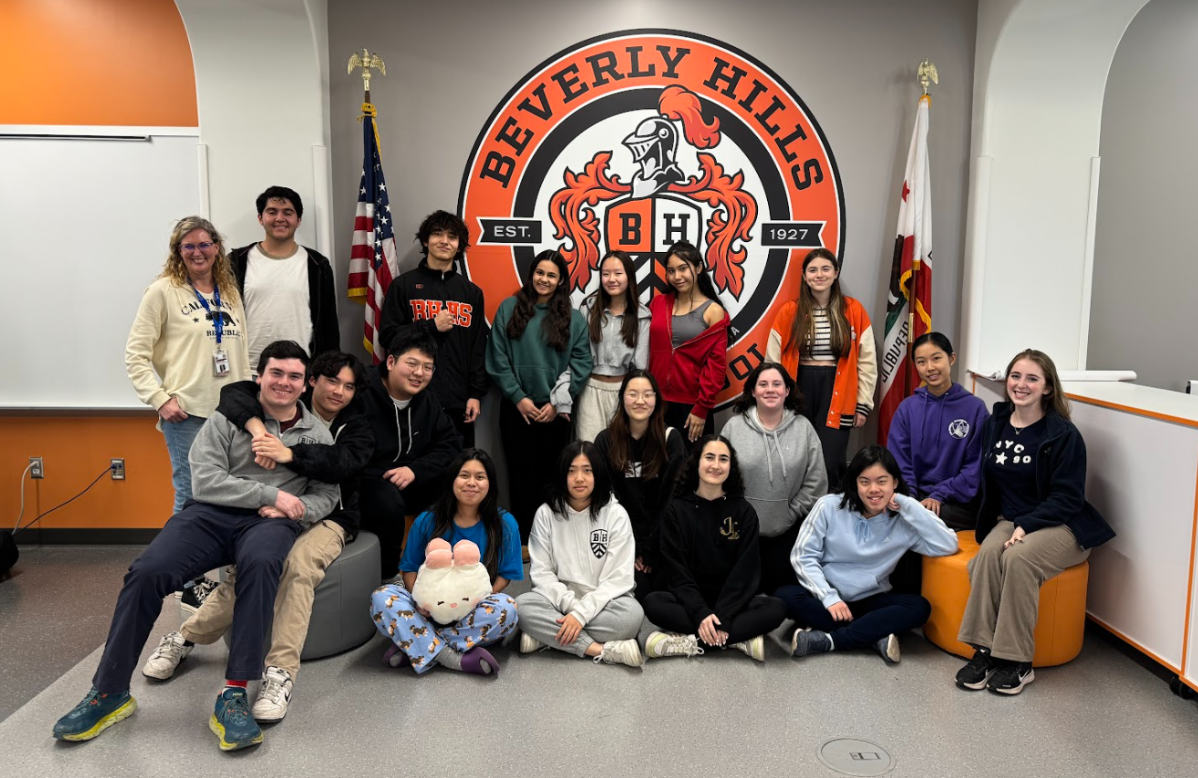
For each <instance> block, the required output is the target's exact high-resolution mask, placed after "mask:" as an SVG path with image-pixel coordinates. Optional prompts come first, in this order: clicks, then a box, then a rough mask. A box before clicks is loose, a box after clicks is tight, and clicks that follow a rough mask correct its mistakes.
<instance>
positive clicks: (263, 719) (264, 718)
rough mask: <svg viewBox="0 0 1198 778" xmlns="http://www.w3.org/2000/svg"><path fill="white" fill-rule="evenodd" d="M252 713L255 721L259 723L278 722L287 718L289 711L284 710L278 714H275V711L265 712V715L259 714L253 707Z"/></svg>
mask: <svg viewBox="0 0 1198 778" xmlns="http://www.w3.org/2000/svg"><path fill="white" fill-rule="evenodd" d="M251 713H252V714H253V716H254V721H256V722H258V723H259V724H278V723H279V722H280V721H282V720H283V719H285V718H287V711H283V712H282V713H281V714H280V715H278V716H276V715H274V714H273V713H270V714H264V715H263V714H259V713H257V712H256V711H253V710H252V709H251Z"/></svg>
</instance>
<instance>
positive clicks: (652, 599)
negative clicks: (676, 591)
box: [643, 592, 786, 644]
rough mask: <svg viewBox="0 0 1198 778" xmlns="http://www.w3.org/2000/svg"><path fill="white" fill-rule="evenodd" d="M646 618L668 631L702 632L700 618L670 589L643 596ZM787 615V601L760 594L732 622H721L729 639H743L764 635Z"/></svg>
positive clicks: (733, 641) (776, 626)
mask: <svg viewBox="0 0 1198 778" xmlns="http://www.w3.org/2000/svg"><path fill="white" fill-rule="evenodd" d="M643 607H644V609H645V618H647V619H648V620H649V621H650V622H651V623H653V624H654V625H656V626H658V627H661V628H662V629H664V630H668V631H669V632H681V633H682V634H684V635H697V634H699V622H697V621H694V620H693V619H691V617H690V614H688V613H687V612H686V609H685V608H683V607H682V603H680V602H678V598H677V597H675V596H674V595H673V593H671V592H653V593H652V594H650V595H649V596H648V597H646V598H645V599H644V602H643ZM785 619H786V605H785V603H783V602H782V601H781V600H779V599H778V598H777V597H767V596H765V595H760V594H759V595H757V596H756V597H754V598H753V599H751V600H749V604H748V605H747V606H745V609H744V610H743V611H741V612H740V613H738V614H736V615H735V616H733V617H732V623H731V624H728V623H724V624H721V625H720V629H722V630H723V631H725V632H727V633H728V643H729V644H732V643H742V642H744V641H746V640H751V639H753V638H755V637H757V636H758V635H764V634H765V633H767V632H771V631H773V630H775V629H777V628H778V627H779V626H781V624H782V622H783V620H785Z"/></svg>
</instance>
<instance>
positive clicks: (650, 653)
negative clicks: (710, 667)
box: [645, 632, 703, 659]
mask: <svg viewBox="0 0 1198 778" xmlns="http://www.w3.org/2000/svg"><path fill="white" fill-rule="evenodd" d="M702 653H703V649H702V648H700V647H699V639H698V638H697V637H696V636H694V635H680V634H678V633H677V632H653V633H651V634H650V635H649V638H648V640H646V641H645V656H646V657H648V658H649V659H660V658H662V657H663V656H699V655H700V654H702Z"/></svg>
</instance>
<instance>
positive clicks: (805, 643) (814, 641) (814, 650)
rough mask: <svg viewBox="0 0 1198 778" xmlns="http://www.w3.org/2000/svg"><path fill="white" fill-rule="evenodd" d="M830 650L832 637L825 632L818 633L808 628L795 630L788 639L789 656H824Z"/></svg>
mask: <svg viewBox="0 0 1198 778" xmlns="http://www.w3.org/2000/svg"><path fill="white" fill-rule="evenodd" d="M831 650H832V636H831V635H829V634H828V633H827V632H818V631H816V630H813V629H811V628H810V627H804V628H802V629H796V630H795V634H794V637H792V638H791V639H790V655H791V656H809V655H810V654H826V653H828V652H829V651H831Z"/></svg>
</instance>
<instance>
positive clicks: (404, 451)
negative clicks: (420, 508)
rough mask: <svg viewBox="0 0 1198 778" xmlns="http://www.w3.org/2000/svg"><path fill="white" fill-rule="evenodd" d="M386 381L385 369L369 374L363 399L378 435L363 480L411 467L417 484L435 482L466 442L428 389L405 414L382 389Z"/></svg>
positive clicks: (375, 436) (369, 419) (378, 369)
mask: <svg viewBox="0 0 1198 778" xmlns="http://www.w3.org/2000/svg"><path fill="white" fill-rule="evenodd" d="M386 375H387V363H386V362H383V363H382V364H379V365H376V366H375V368H374V369H373V370H371V371H369V372H368V373H367V377H366V391H365V392H363V393H362V394H361V395H360V396H361V397H362V400H363V402H364V403H365V405H366V418H367V421H368V422H369V424H370V429H371V430H372V431H373V432H374V456H373V457H371V458H370V463H369V464H368V465H366V473H365V474H366V475H368V476H373V477H376V478H381V477H382V475H383V473H385V472H387V471H388V470H393V469H395V468H397V467H410V468H412V472H413V473H414V474H415V475H416V481H415V483H417V484H421V485H423V484H426V483H430V482H435V481H436V480H437V479H439V478H441V477H442V476H444V475H445V469H446V468H447V467H449V463H450V462H452V461H453V458H454V457H455V456H457V455H458V452H460V451H461V450H462V438H461V436H460V435H458V431H457V429H456V428H455V427H454V426H453V422H452V421H450V420H449V417H448V416H446V415H445V411H444V410H442V408H441V403H440V402H438V401H437V398H436V397H434V396H432V395H431V394H429V392H428V390H427V389H425V390H424V391H422V392H420V393H419V394H417V395H415V396H413V397H412V401H411V402H410V403H409V404H408V407H407V408H405V409H403V410H402V411H401V410H400V409H399V406H397V405H396V404H395V401H394V400H392V399H391V395H390V394H389V393H388V392H387V386H386V385H385V384H384V383H383V377H384V376H386Z"/></svg>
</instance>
